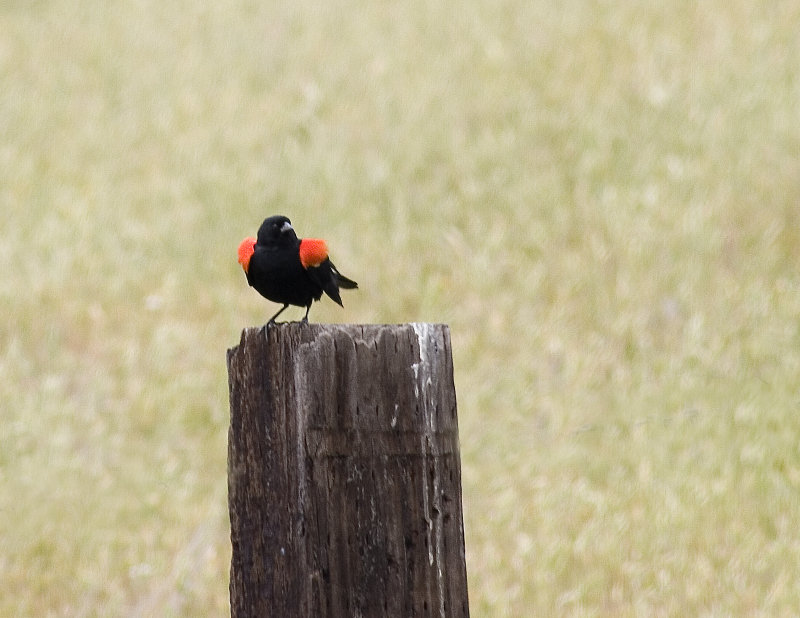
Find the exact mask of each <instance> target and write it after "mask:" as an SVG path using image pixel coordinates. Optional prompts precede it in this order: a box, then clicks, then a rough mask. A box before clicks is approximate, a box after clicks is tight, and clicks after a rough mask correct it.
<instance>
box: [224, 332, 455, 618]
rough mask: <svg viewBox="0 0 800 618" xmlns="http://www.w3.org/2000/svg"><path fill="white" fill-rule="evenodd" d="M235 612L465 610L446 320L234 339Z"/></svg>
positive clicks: (319, 613)
mask: <svg viewBox="0 0 800 618" xmlns="http://www.w3.org/2000/svg"><path fill="white" fill-rule="evenodd" d="M228 374H229V386H230V403H231V426H230V432H229V445H228V493H229V508H230V517H231V542H232V545H233V556H232V561H231V582H230V593H231V613H232V615H233V616H236V617H241V616H337V617H338V616H393V617H394V616H468V615H469V608H468V602H467V579H466V563H465V557H464V530H463V517H462V511H461V466H460V460H459V445H458V421H457V415H456V396H455V387H454V385H453V365H452V354H451V348H450V333H449V330H448V328H447V326H445V325H440V324H435V325H434V324H404V325H386V326H384V325H328V324H324V325H323V324H305V325H303V324H300V323H290V324H278V325H273V326H268V327H263V328H260V329H246V330H245V331H243V333H242V339H241V342H240V344H239V345H238V346H237V347H235V348H232V349H231V350H229V351H228Z"/></svg>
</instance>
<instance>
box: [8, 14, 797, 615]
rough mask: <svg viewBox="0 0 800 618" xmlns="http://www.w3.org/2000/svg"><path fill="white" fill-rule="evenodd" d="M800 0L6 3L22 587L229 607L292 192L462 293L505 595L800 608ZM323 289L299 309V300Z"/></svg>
mask: <svg viewBox="0 0 800 618" xmlns="http://www.w3.org/2000/svg"><path fill="white" fill-rule="evenodd" d="M798 28H800V9H798V5H797V3H796V2H781V1H778V2H771V3H762V4H758V3H752V2H744V1H740V0H736V1H735V2H733V3H731V2H720V1H719V0H711V1H710V2H706V3H703V4H702V5H697V4H696V3H689V2H674V3H668V4H666V5H663V6H659V7H656V6H655V5H653V4H652V3H647V2H632V3H613V4H612V3H605V2H598V3H588V2H575V1H571V0H570V1H567V2H565V3H561V4H553V3H548V2H522V1H511V0H509V1H506V2H471V3H468V4H466V5H459V6H455V5H453V6H452V7H446V6H443V5H442V6H440V5H438V4H436V3H426V2H417V1H411V2H406V3H395V4H384V3H377V4H376V3H368V2H347V1H346V0H343V1H334V2H330V3H313V2H308V3H303V2H301V3H300V4H297V3H295V4H293V5H292V6H291V8H290V7H289V6H288V5H287V6H285V7H280V6H277V5H276V6H272V5H269V3H267V4H266V5H263V6H262V5H261V4H259V3H251V2H236V1H233V0H231V1H228V0H223V1H221V2H216V3H201V4H197V3H190V2H177V3H167V4H164V3H156V2H150V1H147V0H145V1H143V2H137V3H103V2H92V1H90V2H85V3H79V5H78V6H76V5H75V4H74V3H68V2H64V1H63V0H56V1H55V2H18V1H17V2H13V1H12V2H7V3H6V4H5V5H4V6H3V7H2V8H1V9H0V30H2V32H3V36H2V37H0V93H2V94H0V222H1V223H2V230H3V240H2V242H0V270H1V271H2V273H3V274H2V276H1V277H0V308H1V309H2V312H3V315H4V316H5V317H4V319H3V320H2V322H0V402H2V417H1V418H0V440H1V444H0V487H2V490H1V491H0V548H2V549H0V581H2V582H3V584H2V589H3V592H2V594H0V615H4V616H5V615H28V616H43V615H54V616H56V615H69V616H92V615H186V616H195V615H223V614H225V613H226V612H227V611H228V590H227V578H228V566H229V560H230V545H229V539H228V534H229V530H228V519H227V502H226V500H227V494H226V491H227V490H226V471H225V459H226V441H227V431H226V430H227V422H228V402H227V376H226V372H225V349H226V348H227V347H229V346H231V345H234V344H236V343H237V342H238V340H239V333H240V330H241V329H242V328H243V327H245V326H248V325H254V324H260V323H262V322H263V321H264V320H265V319H266V318H267V317H268V316H269V315H271V313H272V312H273V311H274V310H275V307H273V306H272V305H270V304H269V303H266V302H265V301H262V299H260V297H258V295H257V294H255V292H253V291H252V290H250V289H249V288H247V286H246V284H245V280H244V276H243V274H242V273H241V270H240V268H239V266H238V264H237V263H236V258H235V251H236V246H237V244H238V241H239V240H240V239H241V238H242V237H244V236H246V235H251V234H253V233H254V232H255V230H256V229H257V226H258V224H259V223H260V221H261V219H262V218H263V217H264V216H266V215H269V214H275V213H283V214H287V215H289V216H290V217H292V219H293V222H294V224H295V227H296V228H297V229H298V230H299V231H300V233H301V234H305V235H309V236H317V235H324V236H325V237H327V239H328V240H329V243H330V246H331V248H332V254H333V256H334V259H335V261H336V263H337V265H338V266H339V267H340V268H341V270H342V272H344V273H345V274H347V275H348V276H352V277H353V278H355V279H356V280H357V281H358V282H359V283H360V285H361V289H360V290H359V291H358V292H357V293H352V294H348V295H347V296H346V297H345V299H344V300H345V305H346V308H345V309H344V310H341V309H339V308H338V307H337V306H335V305H334V304H333V303H331V302H323V303H320V304H319V305H316V306H315V307H314V310H313V312H312V319H314V320H317V321H348V322H405V321H432V322H433V321H442V322H447V323H449V324H450V326H451V329H452V337H453V343H454V355H455V365H456V367H455V369H456V386H457V389H458V398H459V419H460V425H461V449H462V465H463V482H464V511H465V519H466V522H465V523H466V541H467V560H468V571H469V585H470V604H471V608H472V611H473V615H476V616H523V615H540V616H552V615H581V616H583V615H597V616H619V615H642V616H650V615H664V616H687V615H763V616H776V615H791V614H796V613H797V612H798V611H800V591H799V590H800V589H798V587H797V586H796V582H797V581H799V580H800V534H799V533H798V529H800V394H798V393H799V392H800V391H798V385H800V274H799V273H800V270H798V268H799V266H800V181H798V178H800V159H799V158H798V156H797V153H798V152H800V122H799V121H800V116H798V110H800V70H799V69H798V64H797V58H798V57H800V38H798V37H797V32H798ZM300 316H301V310H294V313H292V314H290V315H289V317H290V318H292V319H298V318H299V317H300Z"/></svg>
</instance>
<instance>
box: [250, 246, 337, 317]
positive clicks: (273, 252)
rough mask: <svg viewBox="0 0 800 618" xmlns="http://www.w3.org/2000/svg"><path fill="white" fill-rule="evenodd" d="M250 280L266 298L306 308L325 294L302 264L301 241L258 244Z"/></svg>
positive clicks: (251, 263)
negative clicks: (284, 244)
mask: <svg viewBox="0 0 800 618" xmlns="http://www.w3.org/2000/svg"><path fill="white" fill-rule="evenodd" d="M247 282H248V283H249V284H250V285H251V286H253V287H254V288H255V289H256V291H258V293H259V294H261V295H262V296H263V297H264V298H266V299H267V300H271V301H273V302H276V303H289V304H290V305H297V306H300V307H305V306H308V305H309V304H311V302H312V301H313V300H319V298H320V297H321V296H322V287H321V286H319V285H318V284H317V283H316V282H314V281H313V280H312V279H311V278H310V277H309V276H308V273H307V272H306V269H305V268H303V265H302V264H301V263H300V253H299V242H298V243H297V245H296V246H295V247H263V246H259V245H258V244H256V246H255V250H254V252H253V256H252V257H251V258H250V266H249V268H248V271H247Z"/></svg>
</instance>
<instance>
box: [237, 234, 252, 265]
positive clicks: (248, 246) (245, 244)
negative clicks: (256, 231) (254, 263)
mask: <svg viewBox="0 0 800 618" xmlns="http://www.w3.org/2000/svg"><path fill="white" fill-rule="evenodd" d="M255 245H256V239H255V238H252V237H248V238H245V239H244V240H243V241H242V242H241V243H239V264H241V265H242V268H243V269H244V272H247V269H248V268H250V258H251V257H253V252H254V251H255V249H254V247H255Z"/></svg>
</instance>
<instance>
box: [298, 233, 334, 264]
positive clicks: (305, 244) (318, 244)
mask: <svg viewBox="0 0 800 618" xmlns="http://www.w3.org/2000/svg"><path fill="white" fill-rule="evenodd" d="M327 259H328V243H326V242H325V241H324V240H320V239H319V238H304V239H303V240H301V241H300V263H301V264H302V265H303V268H311V267H313V266H319V265H320V264H322V263H323V262H324V261H325V260H327Z"/></svg>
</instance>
